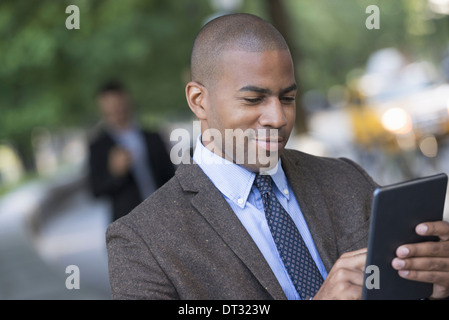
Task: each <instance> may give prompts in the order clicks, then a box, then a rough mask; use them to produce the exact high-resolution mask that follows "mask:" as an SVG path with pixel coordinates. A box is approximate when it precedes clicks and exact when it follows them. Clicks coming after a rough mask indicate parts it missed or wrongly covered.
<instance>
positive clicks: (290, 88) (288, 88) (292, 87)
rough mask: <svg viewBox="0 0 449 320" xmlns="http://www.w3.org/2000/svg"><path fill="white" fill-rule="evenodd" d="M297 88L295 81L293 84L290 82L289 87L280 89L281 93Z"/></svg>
mask: <svg viewBox="0 0 449 320" xmlns="http://www.w3.org/2000/svg"><path fill="white" fill-rule="evenodd" d="M297 89H298V86H297V85H296V83H294V84H292V85H291V86H290V87H287V88H285V89H283V90H282V91H281V94H285V93H289V92H291V91H295V90H297Z"/></svg>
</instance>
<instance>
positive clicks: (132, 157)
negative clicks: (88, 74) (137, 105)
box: [89, 81, 174, 220]
mask: <svg viewBox="0 0 449 320" xmlns="http://www.w3.org/2000/svg"><path fill="white" fill-rule="evenodd" d="M97 99H98V100H97V102H98V106H99V109H100V112H101V115H102V122H101V124H100V130H99V131H98V132H97V134H96V135H95V137H94V138H92V140H91V141H90V146H89V152H90V156H89V176H90V181H89V182H90V186H91V189H92V192H93V194H94V196H96V197H108V198H109V199H110V200H111V202H112V211H113V217H112V219H113V220H116V219H118V218H120V217H121V216H123V215H126V214H127V213H129V212H130V211H131V210H132V209H133V208H134V207H135V206H137V205H138V204H139V203H141V202H142V201H143V200H144V199H145V198H147V197H148V196H149V195H151V194H152V193H153V192H154V191H155V190H156V189H157V188H159V187H160V186H161V185H163V184H164V183H165V182H166V181H168V180H169V179H170V178H171V177H172V176H173V174H174V166H173V164H172V162H171V161H170V156H169V154H168V150H167V148H166V145H165V143H164V141H163V139H162V138H161V136H160V135H159V134H158V133H154V132H148V131H145V130H143V129H142V128H140V127H139V125H138V123H137V121H136V119H135V118H134V114H133V108H132V103H131V100H130V97H129V95H128V93H127V92H126V90H125V88H124V86H123V85H122V84H121V83H119V82H115V81H113V82H109V83H106V84H105V85H103V86H102V87H101V88H100V90H99V91H98V93H97Z"/></svg>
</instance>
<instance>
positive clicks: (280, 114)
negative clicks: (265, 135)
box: [259, 97, 287, 128]
mask: <svg viewBox="0 0 449 320" xmlns="http://www.w3.org/2000/svg"><path fill="white" fill-rule="evenodd" d="M259 123H260V125H261V126H263V127H271V128H281V127H283V126H285V125H287V117H286V116H285V112H284V108H283V106H282V103H281V101H279V98H274V97H273V98H271V99H270V100H269V102H268V103H267V104H266V105H265V106H264V109H263V112H262V114H261V116H260V119H259Z"/></svg>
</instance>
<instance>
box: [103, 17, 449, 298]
mask: <svg viewBox="0 0 449 320" xmlns="http://www.w3.org/2000/svg"><path fill="white" fill-rule="evenodd" d="M191 73H192V74H191V76H192V81H191V82H189V83H188V84H187V86H186V97H187V101H188V103H189V106H190V108H191V109H192V111H193V113H194V114H195V115H196V116H197V118H198V119H199V120H200V122H201V136H200V138H199V140H198V142H197V145H196V148H195V153H194V155H193V159H192V158H189V159H188V161H187V162H188V163H187V164H181V165H180V166H179V168H178V170H177V171H176V173H175V176H174V177H173V178H172V179H171V180H170V181H169V182H167V183H166V184H165V185H164V186H162V187H161V188H160V189H158V190H157V191H156V192H155V193H153V194H152V195H151V196H150V197H149V198H148V199H147V200H146V201H144V202H143V203H142V204H141V205H139V206H138V207H137V208H136V209H134V210H133V211H132V212H131V213H129V214H128V215H127V216H125V217H123V218H120V219H119V220H117V221H116V222H114V223H112V224H111V225H110V226H109V228H108V230H107V235H106V237H107V248H108V255H109V272H110V282H111V288H112V295H113V298H115V299H189V300H190V299H296V298H303V299H304V298H313V299H360V298H361V293H362V285H363V276H364V272H365V270H364V267H365V260H366V245H367V235H368V225H369V215H370V207H371V197H372V193H373V190H374V188H375V187H376V186H377V184H376V183H375V182H374V181H373V180H372V179H371V178H370V177H369V176H368V174H367V173H366V172H365V171H364V170H363V169H362V168H360V167H359V166H358V165H357V164H355V163H354V162H352V161H350V160H348V159H330V158H321V157H316V156H312V155H308V154H305V153H302V152H299V151H293V150H287V149H285V144H286V143H287V140H288V137H289V135H290V133H291V130H292V128H293V125H294V122H295V102H294V99H295V95H296V83H295V77H294V68H293V63H292V60H291V56H290V53H289V50H288V47H287V45H286V43H285V40H284V39H283V38H282V36H281V35H280V34H279V33H278V31H277V30H276V29H274V27H273V26H271V25H270V24H269V23H267V22H266V21H264V20H262V19H260V18H258V17H255V16H253V15H248V14H232V15H227V16H223V17H219V18H216V19H214V20H212V21H211V22H209V23H208V24H206V25H205V26H204V27H203V28H202V30H201V31H200V33H199V34H198V36H197V38H196V39H195V44H194V48H193V51H192V65H191ZM227 130H231V133H232V134H233V135H231V138H232V139H231V140H232V142H235V141H240V144H238V143H231V142H230V141H229V140H226V137H228V138H229V135H227V134H228V133H229V131H227ZM242 146H243V148H240V149H239V147H242ZM252 156H254V157H252ZM206 159H209V160H210V161H206ZM217 159H221V160H223V163H217V162H216V160H217ZM241 159H243V161H242V160H241ZM250 159H251V161H250ZM262 159H263V160H262ZM214 161H215V162H214ZM262 173H264V174H269V175H270V176H271V178H272V181H273V185H275V186H276V188H275V189H276V191H275V193H276V197H277V198H282V199H279V202H283V203H282V206H284V208H286V210H285V211H287V212H288V214H289V215H290V216H291V217H292V219H293V220H294V223H295V224H296V226H297V227H298V229H300V233H301V235H302V237H303V238H304V242H306V246H307V248H308V250H309V252H310V254H311V256H312V257H313V260H314V263H315V264H316V266H317V268H318V269H319V272H320V274H321V276H322V277H323V283H322V285H321V287H320V288H319V290H318V291H317V292H316V293H315V294H314V296H313V297H299V296H298V293H297V292H296V291H295V290H292V288H293V289H294V287H293V285H292V283H293V281H292V280H291V279H290V278H289V276H288V275H287V273H286V272H284V270H285V269H284V266H283V264H282V261H283V260H281V258H280V257H279V254H278V253H277V251H276V249H274V250H272V249H273V248H275V247H274V242H275V241H273V238H272V237H271V235H270V233H269V231H268V232H266V231H267V230H268V227H267V221H266V220H267V219H265V216H264V214H263V212H264V206H262V205H261V203H262V200H261V196H260V195H261V193H259V191H258V189H257V188H256V187H255V186H254V185H253V181H254V180H255V179H256V178H255V177H256V176H257V175H259V174H262ZM245 192H246V193H245ZM243 195H244V196H243ZM424 226H426V227H427V228H424ZM417 232H419V233H420V234H427V235H429V234H434V235H437V236H439V237H440V239H441V240H442V241H441V242H437V243H424V244H420V245H404V246H401V247H400V248H398V251H397V258H395V260H394V261H393V262H392V264H393V267H394V268H396V269H398V270H399V271H398V272H399V273H400V275H401V276H403V277H406V278H409V279H413V280H420V281H426V282H432V283H434V291H433V295H432V298H444V297H447V296H449V280H448V278H449V277H448V274H449V270H448V269H449V267H448V266H449V261H448V260H449V258H448V251H449V250H448V249H447V248H448V243H449V242H448V240H449V224H447V223H445V222H434V223H426V224H424V225H421V226H420V227H419V228H417ZM424 261H425V262H424Z"/></svg>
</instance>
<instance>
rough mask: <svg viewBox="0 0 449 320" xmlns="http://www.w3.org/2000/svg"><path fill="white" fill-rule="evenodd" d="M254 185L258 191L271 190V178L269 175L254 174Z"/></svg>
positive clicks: (263, 192)
mask: <svg viewBox="0 0 449 320" xmlns="http://www.w3.org/2000/svg"><path fill="white" fill-rule="evenodd" d="M254 183H255V184H256V187H257V188H258V189H259V191H260V193H262V194H265V193H267V192H271V191H272V189H271V188H272V186H271V185H272V179H271V176H270V175H260V174H258V175H256V179H255V180H254Z"/></svg>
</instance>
